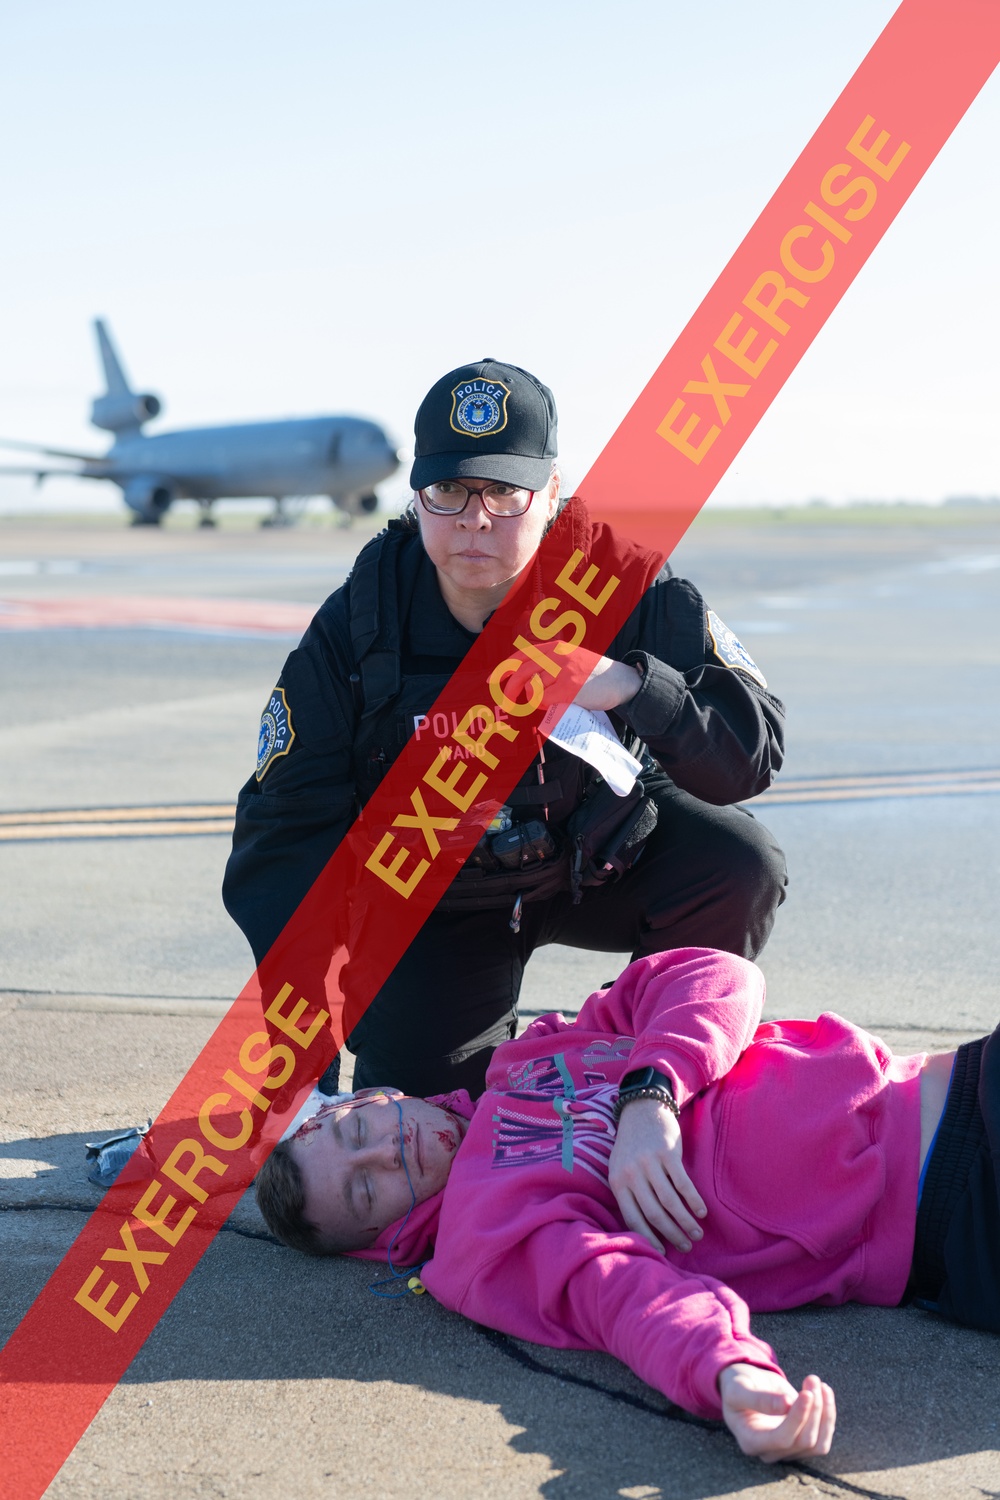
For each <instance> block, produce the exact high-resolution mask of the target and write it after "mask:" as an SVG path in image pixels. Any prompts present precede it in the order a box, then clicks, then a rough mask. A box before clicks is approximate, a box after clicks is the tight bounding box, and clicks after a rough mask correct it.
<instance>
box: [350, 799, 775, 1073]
mask: <svg viewBox="0 0 1000 1500" xmlns="http://www.w3.org/2000/svg"><path fill="white" fill-rule="evenodd" d="M655 795H656V800H657V803H658V806H659V821H658V823H657V826H656V828H655V830H654V831H653V834H652V835H651V837H650V839H649V842H648V843H647V845H646V847H645V849H644V850H643V852H642V855H641V856H640V858H639V860H638V861H637V863H636V864H635V865H634V866H633V868H632V869H631V870H629V871H628V872H627V873H626V874H625V875H623V876H622V877H621V879H620V880H617V881H615V882H613V883H611V884H609V885H606V886H600V887H592V888H588V889H585V890H584V892H583V896H582V900H581V901H580V904H579V905H578V906H574V905H573V900H572V897H571V895H570V893H569V892H568V891H566V892H560V893H558V894H557V895H555V896H551V897H548V898H547V899H545V900H541V901H525V902H524V905H523V908H522V915H521V928H520V931H519V932H517V933H515V932H512V931H511V928H510V915H511V913H510V910H509V909H508V908H506V907H504V908H494V909H492V910H488V911H468V912H466V911H440V910H439V911H436V912H434V913H433V914H432V915H431V916H430V917H429V918H428V920H427V921H426V922H425V924H424V926H423V927H422V928H421V929H420V931H419V932H418V934H417V936H416V937H415V938H414V940H413V942H412V943H411V944H410V946H409V948H408V949H407V951H406V953H405V955H404V956H403V958H402V960H401V962H400V963H399V964H397V966H396V968H395V970H394V972H393V974H392V976H391V978H390V979H389V980H388V982H387V983H386V984H385V985H384V986H383V987H382V989H381V990H380V992H379V994H378V995H377V996H376V998H375V999H374V1001H373V1002H372V1004H371V1005H370V1006H369V1007H368V1010H367V1011H366V1012H365V1014H364V1016H363V1017H362V1019H361V1020H360V1021H359V1022H358V1024H357V1026H356V1027H355V1028H354V1030H353V1032H352V1033H351V1035H350V1037H349V1038H348V1043H347V1044H348V1046H349V1047H350V1049H351V1051H352V1052H354V1053H355V1054H356V1057H357V1062H356V1065H355V1072H354V1086H355V1088H367V1087H373V1086H378V1085H379V1084H391V1085H394V1086H395V1087H396V1088H400V1089H402V1090H403V1091H404V1092H406V1093H409V1094H419V1095H427V1094H443V1093H446V1092H448V1091H449V1090H450V1089H458V1088H465V1089H468V1091H469V1093H470V1094H472V1095H473V1096H475V1095H477V1094H479V1093H481V1092H482V1089H483V1083H484V1078H485V1075H486V1069H487V1067H488V1066H489V1061H490V1058H491V1057H492V1055H493V1052H494V1050H495V1049H496V1047H498V1046H499V1045H500V1043H501V1042H504V1041H507V1040H508V1039H509V1038H510V1037H512V1036H513V1035H514V1033H515V1028H516V1024H517V1000H518V995H519V993H520V990H521V980H522V978H523V975H524V967H525V964H526V963H527V961H528V959H529V958H530V957H531V955H532V953H533V952H534V950H535V949H536V948H539V947H541V946H543V945H544V944H546V943H563V944H566V945H567V946H569V947H575V948H587V949H590V950H592V951H594V952H598V953H630V954H631V956H632V958H633V959H635V958H641V957H643V956H644V955H646V954H649V953H661V952H663V951H664V950H665V949H667V948H685V947H702V948H722V949H724V950H726V951H728V952H730V953H738V954H740V955H741V956H742V957H744V958H755V957H756V956H757V954H758V953H759V952H760V951H761V949H762V948H763V946H764V944H765V943H766V942H767V939H768V936H769V935H770V931H771V927H772V926H773V924H774V916H775V912H776V910H777V908H778V906H779V905H780V903H781V902H782V901H783V900H784V898H785V885H786V882H787V876H786V872H785V859H784V855H783V854H782V852H781V850H780V849H779V848H778V846H777V844H776V843H775V842H774V839H773V838H772V837H771V835H770V833H769V832H768V831H767V829H766V828H764V827H763V825H762V824H760V823H758V822H757V821H756V820H755V819H754V818H753V817H752V816H751V814H750V813H748V812H746V811H745V810H744V809H743V808H741V807H713V806H711V805H709V804H708V803H705V802H699V801H698V799H697V798H696V797H692V796H690V795H689V794H688V793H687V792H682V791H680V790H678V788H676V787H674V786H672V785H670V786H667V787H666V788H662V789H658V790H657V791H656V793H655ZM374 920H377V919H373V921H374ZM358 937H359V939H360V941H362V942H372V943H378V941H379V933H378V931H377V930H372V929H366V928H365V927H364V926H363V927H362V930H361V932H360V934H358ZM344 978H345V981H346V984H347V988H348V991H349V989H350V966H348V968H347V970H345V973H344ZM584 998H585V997H584V996H582V995H581V996H580V999H581V1001H582V1000H583V999H584Z"/></svg>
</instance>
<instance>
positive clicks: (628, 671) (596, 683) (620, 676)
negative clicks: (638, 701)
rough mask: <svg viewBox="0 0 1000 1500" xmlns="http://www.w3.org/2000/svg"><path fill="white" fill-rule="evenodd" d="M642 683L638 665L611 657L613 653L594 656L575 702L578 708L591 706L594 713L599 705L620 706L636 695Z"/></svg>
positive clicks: (607, 707)
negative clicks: (633, 665) (590, 668)
mask: <svg viewBox="0 0 1000 1500" xmlns="http://www.w3.org/2000/svg"><path fill="white" fill-rule="evenodd" d="M641 687H642V673H641V672H640V671H639V668H638V667H630V666H628V665H627V664H626V663H625V662H623V661H612V660H611V658H610V656H595V657H594V666H593V669H592V670H591V673H590V676H589V677H588V678H587V680H586V682H585V683H584V684H583V686H582V687H581V689H580V691H579V692H578V693H577V695H576V698H575V699H574V702H575V703H576V704H577V706H578V707H579V708H589V709H590V710H591V711H592V712H593V713H596V712H597V711H598V710H599V709H604V710H605V711H607V710H608V709H609V708H620V707H621V706H622V704H623V703H627V702H628V701H629V699H630V698H634V697H635V695H636V693H637V692H638V691H639V689H640V688H641Z"/></svg>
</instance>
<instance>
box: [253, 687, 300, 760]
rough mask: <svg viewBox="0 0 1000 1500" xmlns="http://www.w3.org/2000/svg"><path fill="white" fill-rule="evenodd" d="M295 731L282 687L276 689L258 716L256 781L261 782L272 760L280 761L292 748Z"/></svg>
mask: <svg viewBox="0 0 1000 1500" xmlns="http://www.w3.org/2000/svg"><path fill="white" fill-rule="evenodd" d="M294 739H295V730H294V729H293V728H292V714H291V710H290V709H289V707H288V702H287V700H286V698H285V690H284V688H283V687H276V688H275V690H274V692H273V693H272V694H271V697H270V701H269V702H268V705H267V707H266V708H265V710H264V712H263V713H262V714H261V716H260V735H259V736H258V739H257V780H258V781H262V780H263V779H264V774H265V772H266V771H267V768H268V766H269V765H270V764H271V762H272V761H273V760H280V758H281V757H282V756H283V755H287V754H288V752H289V750H290V749H291V748H292V743H293V741H294Z"/></svg>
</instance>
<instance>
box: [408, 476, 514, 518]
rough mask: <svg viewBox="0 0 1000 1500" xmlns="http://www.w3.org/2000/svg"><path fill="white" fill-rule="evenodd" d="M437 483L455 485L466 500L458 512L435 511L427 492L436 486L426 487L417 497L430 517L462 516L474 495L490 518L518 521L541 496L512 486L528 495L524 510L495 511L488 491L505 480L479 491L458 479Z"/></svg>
mask: <svg viewBox="0 0 1000 1500" xmlns="http://www.w3.org/2000/svg"><path fill="white" fill-rule="evenodd" d="M437 482H438V483H439V484H441V483H447V484H453V485H455V487H456V488H457V489H460V490H464V491H465V500H464V501H463V503H462V504H461V505H460V506H459V507H458V509H457V510H452V509H448V510H437V509H435V507H434V506H433V505H430V504H428V501H427V490H429V489H433V487H434V486H433V485H430V484H428V485H425V486H424V488H423V489H421V490H418V491H417V495H418V496H419V499H420V503H421V505H422V506H423V507H424V510H425V511H426V512H427V514H428V515H429V516H460V515H461V514H462V512H463V511H464V510H466V508H467V507H468V504H469V499H470V497H471V496H472V495H478V496H479V500H480V503H481V504H482V507H483V510H485V512H486V514H487V515H488V516H492V517H493V519H494V520H495V521H516V520H517V518H518V516H523V515H526V514H527V512H528V511H529V510H530V509H531V502H532V500H534V498H535V496H536V495H537V494H540V491H539V490H529V489H525V488H524V486H523V485H520V484H517V485H511V486H510V488H511V489H515V490H521V491H522V492H523V493H524V494H526V495H527V497H528V501H527V504H526V505H524V506H522V508H521V509H520V510H508V511H500V510H493V509H492V508H491V506H490V503H489V501H488V500H487V498H486V491H487V490H488V489H492V487H493V485H495V484H505V483H506V481H505V480H503V479H491V480H489V481H488V482H487V483H486V484H485V485H484V486H483V487H482V489H478V490H470V489H469V487H468V485H465V484H459V482H458V480H457V479H449V480H446V481H445V480H438V481H437Z"/></svg>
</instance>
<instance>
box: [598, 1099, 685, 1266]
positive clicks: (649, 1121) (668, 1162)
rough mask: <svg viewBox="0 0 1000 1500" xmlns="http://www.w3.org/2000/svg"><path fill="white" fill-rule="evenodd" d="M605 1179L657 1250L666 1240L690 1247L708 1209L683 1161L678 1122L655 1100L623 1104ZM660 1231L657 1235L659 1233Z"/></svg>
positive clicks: (625, 1212) (628, 1219)
mask: <svg viewBox="0 0 1000 1500" xmlns="http://www.w3.org/2000/svg"><path fill="white" fill-rule="evenodd" d="M608 1184H609V1186H610V1188H611V1191H612V1192H613V1193H614V1195H615V1197H616V1198H617V1200H618V1207H619V1208H620V1209H621V1213H622V1218H623V1219H624V1220H625V1223H626V1225H627V1226H628V1228H629V1229H634V1230H635V1231H636V1232H637V1233H638V1234H641V1235H642V1236H643V1237H644V1238H645V1239H647V1240H648V1241H649V1243H650V1244H651V1245H653V1246H654V1247H655V1249H657V1250H662V1249H663V1244H662V1243H661V1242H662V1241H663V1240H667V1241H668V1242H669V1244H671V1245H673V1246H674V1247H675V1248H676V1249H678V1250H690V1249H691V1242H692V1240H700V1239H701V1237H702V1230H701V1226H700V1225H699V1223H698V1220H699V1219H703V1218H704V1217H705V1214H706V1213H707V1212H708V1210H707V1209H706V1207H705V1205H704V1203H703V1202H702V1199H701V1196H700V1195H699V1193H698V1190H697V1188H696V1187H695V1185H694V1183H693V1182H692V1181H691V1179H690V1177H689V1176H688V1174H687V1173H686V1172H685V1170H684V1166H683V1163H682V1161H681V1127H680V1122H679V1121H678V1119H677V1118H676V1116H675V1115H674V1114H673V1113H672V1112H671V1111H670V1110H669V1109H668V1108H667V1106H666V1105H665V1104H660V1103H659V1102H658V1100H656V1099H635V1100H633V1102H632V1103H631V1104H626V1106H625V1108H624V1109H623V1110H622V1115H621V1119H620V1120H619V1122H618V1133H617V1135H616V1137H615V1144H614V1147H613V1148H612V1151H611V1160H610V1163H609V1166H608ZM657 1236H659V1238H657Z"/></svg>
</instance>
